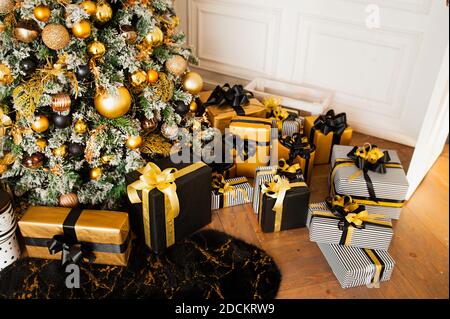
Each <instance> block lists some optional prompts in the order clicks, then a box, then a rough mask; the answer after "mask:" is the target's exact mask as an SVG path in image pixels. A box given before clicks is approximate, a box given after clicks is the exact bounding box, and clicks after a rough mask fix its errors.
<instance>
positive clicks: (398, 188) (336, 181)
mask: <svg viewBox="0 0 450 319" xmlns="http://www.w3.org/2000/svg"><path fill="white" fill-rule="evenodd" d="M352 148H353V147H351V146H343V145H335V146H334V147H333V153H332V156H331V169H332V171H331V174H330V178H329V183H330V187H333V188H334V191H335V193H336V194H339V195H349V196H352V197H353V198H354V199H356V200H358V199H361V201H364V200H368V199H369V197H370V194H369V191H368V188H367V183H366V181H365V179H364V176H363V175H362V174H360V175H357V176H356V177H354V178H352V179H349V177H350V176H355V175H354V174H355V173H356V172H357V171H358V170H359V169H358V168H357V167H356V166H345V165H344V166H342V167H340V166H336V163H337V162H338V161H339V160H340V159H347V154H348V153H349V152H350V151H351V150H352ZM388 152H389V156H390V157H391V162H393V163H400V159H399V157H398V154H397V152H395V151H392V150H388ZM336 167H337V168H336ZM386 170H387V173H386V174H380V173H376V172H372V171H369V172H368V175H369V177H370V179H371V180H372V184H373V189H374V191H375V194H376V196H377V198H378V199H380V201H379V204H376V205H371V204H370V201H368V202H363V203H364V204H365V206H366V209H367V210H368V211H369V212H370V213H373V214H378V213H379V214H383V215H386V216H387V217H388V218H390V219H398V218H399V217H400V212H401V206H402V205H403V202H404V201H405V198H406V194H407V192H408V188H409V184H408V180H407V178H406V174H405V171H404V170H403V169H401V168H387V169H386ZM331 179H333V180H331ZM331 183H333V184H331ZM385 202H387V203H388V204H385ZM374 204H375V203H374ZM374 207H377V208H374Z"/></svg>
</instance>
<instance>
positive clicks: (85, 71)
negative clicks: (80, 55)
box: [75, 65, 91, 81]
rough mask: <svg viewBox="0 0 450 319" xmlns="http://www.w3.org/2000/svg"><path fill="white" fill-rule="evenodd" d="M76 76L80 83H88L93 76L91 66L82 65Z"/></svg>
mask: <svg viewBox="0 0 450 319" xmlns="http://www.w3.org/2000/svg"><path fill="white" fill-rule="evenodd" d="M75 75H76V76H77V79H78V81H86V80H88V79H89V77H90V76H91V70H90V69H89V65H80V66H79V67H78V68H77V69H76V71H75Z"/></svg>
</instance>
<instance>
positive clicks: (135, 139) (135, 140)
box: [127, 136, 144, 150]
mask: <svg viewBox="0 0 450 319" xmlns="http://www.w3.org/2000/svg"><path fill="white" fill-rule="evenodd" d="M143 142H144V141H143V139H142V136H130V137H129V138H128V139H127V147H128V148H129V149H130V150H135V149H137V148H139V147H141V146H142V143H143Z"/></svg>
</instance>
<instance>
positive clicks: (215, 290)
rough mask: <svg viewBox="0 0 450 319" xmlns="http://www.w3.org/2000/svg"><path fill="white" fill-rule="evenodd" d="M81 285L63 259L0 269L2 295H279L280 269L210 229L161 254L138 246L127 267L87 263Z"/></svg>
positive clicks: (260, 252) (253, 250)
mask: <svg viewBox="0 0 450 319" xmlns="http://www.w3.org/2000/svg"><path fill="white" fill-rule="evenodd" d="M80 273H81V280H80V288H79V289H68V288H66V285H65V278H66V276H67V274H66V273H65V272H64V270H63V269H62V268H61V263H60V261H55V260H44V259H31V258H27V259H22V260H19V261H18V262H16V263H15V264H13V265H12V266H10V267H9V268H7V269H6V270H4V271H3V272H1V273H0V298H10V299H11V298H12V299H108V298H116V299H117V298H118V299H123V298H125V299H132V298H154V299H163V298H188V299H195V298H211V299H221V298H247V299H248V298H250V299H270V298H275V297H276V294H277V292H278V288H279V285H280V280H281V274H280V271H279V269H278V267H277V265H276V264H275V262H274V261H273V259H272V258H271V257H270V256H269V255H267V254H266V253H265V252H264V251H263V250H261V249H259V248H257V247H255V246H253V245H250V244H247V243H245V242H243V241H242V240H239V239H237V238H234V237H232V236H229V235H227V234H224V233H221V232H217V231H213V230H207V231H202V232H199V233H197V234H195V235H193V236H191V237H190V238H188V239H186V240H184V241H182V242H181V243H179V244H177V245H175V246H173V247H171V248H170V249H168V250H167V251H166V253H165V254H164V255H162V256H156V255H154V254H151V253H150V252H149V251H148V250H147V249H146V248H145V247H142V246H136V247H135V248H134V250H133V253H132V255H131V258H130V262H129V264H128V266H127V267H116V266H102V265H82V266H81V271H80Z"/></svg>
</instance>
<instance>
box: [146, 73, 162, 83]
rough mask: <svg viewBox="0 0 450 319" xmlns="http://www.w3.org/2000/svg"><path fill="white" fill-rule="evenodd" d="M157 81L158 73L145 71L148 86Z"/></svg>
mask: <svg viewBox="0 0 450 319" xmlns="http://www.w3.org/2000/svg"><path fill="white" fill-rule="evenodd" d="M158 79H159V73H158V71H155V70H148V71H147V81H148V83H150V84H155V83H156V82H158Z"/></svg>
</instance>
